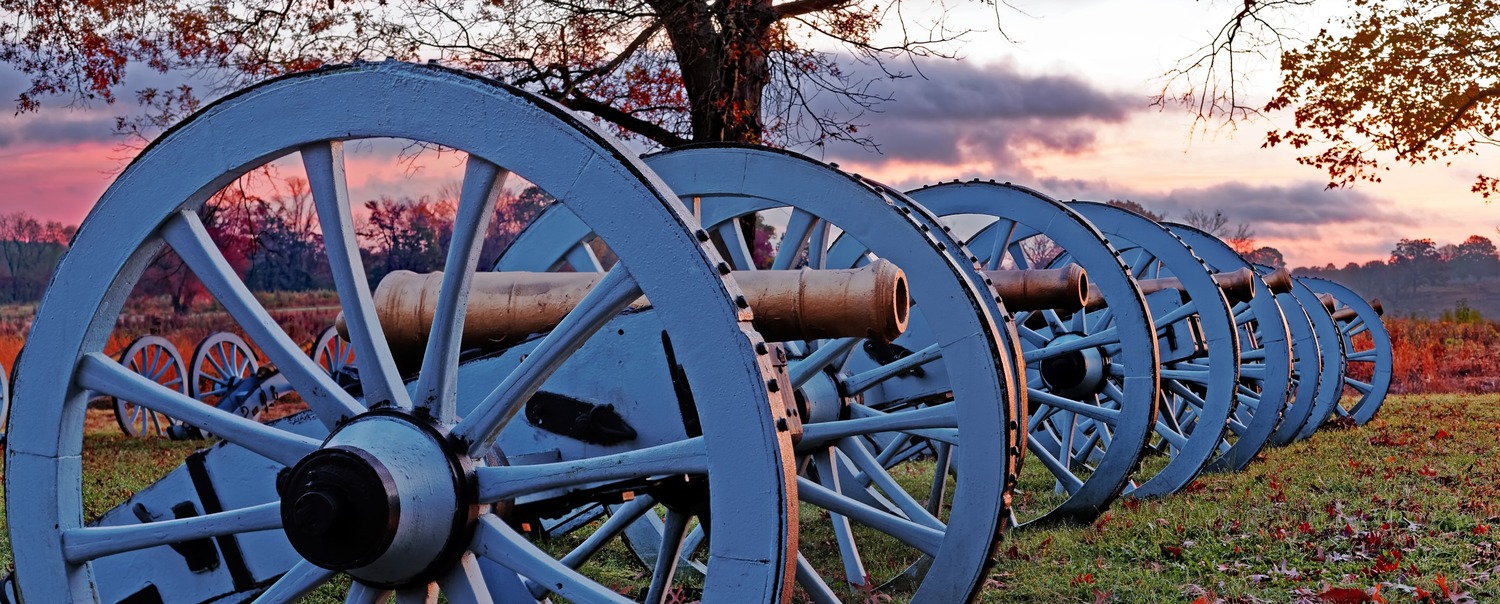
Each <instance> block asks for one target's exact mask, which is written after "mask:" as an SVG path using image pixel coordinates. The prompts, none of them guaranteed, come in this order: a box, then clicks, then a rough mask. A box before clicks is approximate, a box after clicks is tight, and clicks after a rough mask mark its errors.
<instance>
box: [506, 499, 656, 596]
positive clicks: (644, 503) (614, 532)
mask: <svg viewBox="0 0 1500 604" xmlns="http://www.w3.org/2000/svg"><path fill="white" fill-rule="evenodd" d="M654 507H656V499H655V498H653V497H651V496H650V495H638V496H636V498H635V499H632V500H630V501H627V502H625V504H623V505H621V506H620V507H618V508H615V509H614V511H612V512H610V514H609V520H605V521H604V523H603V524H600V525H599V528H596V529H594V532H593V533H590V534H589V536H588V538H587V539H584V540H583V543H580V544H578V547H575V548H573V550H572V551H570V552H568V553H567V555H565V556H563V557H562V558H561V559H560V560H559V562H561V563H562V564H563V566H566V567H568V568H573V569H576V568H578V567H581V566H583V564H584V563H585V562H588V561H589V559H590V558H592V557H594V554H597V553H599V550H600V549H603V548H604V546H605V545H607V544H608V543H609V542H610V540H612V539H614V538H615V537H618V536H620V533H621V532H622V531H624V530H625V528H626V527H628V526H630V524H631V523H632V522H635V521H636V520H638V519H639V518H640V517H641V516H644V515H645V514H646V512H650V511H651V510H652V508H654ZM528 586H530V587H533V588H534V591H533V592H532V593H533V594H534V595H536V597H538V598H540V597H542V596H544V595H546V590H545V588H542V587H541V586H540V585H538V584H536V583H530V584H529V585H528Z"/></svg>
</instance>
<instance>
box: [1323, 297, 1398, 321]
mask: <svg viewBox="0 0 1500 604" xmlns="http://www.w3.org/2000/svg"><path fill="white" fill-rule="evenodd" d="M1370 308H1372V309H1374V310H1375V315H1376V316H1381V317H1383V316H1385V305H1383V304H1381V303H1380V298H1375V299H1372V300H1370ZM1358 316H1359V314H1358V313H1356V312H1355V311H1354V309H1353V308H1349V307H1348V306H1345V307H1343V308H1340V309H1338V310H1335V311H1333V320H1335V321H1353V320H1354V319H1355V318H1357V317H1358Z"/></svg>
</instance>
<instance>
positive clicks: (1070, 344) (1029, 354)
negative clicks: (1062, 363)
mask: <svg viewBox="0 0 1500 604" xmlns="http://www.w3.org/2000/svg"><path fill="white" fill-rule="evenodd" d="M1048 342H1053V340H1052V339H1050V338H1045V339H1044V342H1043V344H1047V343H1048ZM1119 344H1120V334H1119V331H1118V330H1116V329H1115V328H1113V327H1111V328H1109V329H1105V330H1103V331H1098V332H1095V333H1091V334H1089V335H1086V336H1084V337H1081V338H1078V339H1075V340H1065V341H1062V342H1056V343H1052V344H1048V345H1046V347H1045V348H1033V349H1031V350H1028V351H1026V352H1025V357H1026V364H1028V365H1030V364H1032V363H1039V362H1042V361H1045V360H1047V359H1050V358H1053V357H1058V356H1062V355H1065V354H1068V353H1070V352H1078V351H1080V350H1084V349H1088V348H1099V347H1102V346H1117V345H1119Z"/></svg>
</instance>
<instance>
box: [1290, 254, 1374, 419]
mask: <svg viewBox="0 0 1500 604" xmlns="http://www.w3.org/2000/svg"><path fill="white" fill-rule="evenodd" d="M1299 280H1300V281H1302V282H1303V283H1304V284H1305V285H1307V287H1308V288H1309V289H1311V290H1312V291H1313V292H1314V293H1319V294H1329V295H1332V296H1333V298H1334V301H1335V308H1334V313H1333V316H1334V317H1335V319H1336V321H1335V322H1336V324H1337V326H1338V331H1339V339H1340V340H1341V341H1342V342H1343V344H1344V363H1345V366H1344V376H1343V386H1344V388H1343V389H1341V390H1342V392H1341V393H1340V394H1341V395H1342V396H1340V397H1339V399H1340V400H1339V403H1338V404H1337V405H1335V406H1334V407H1333V409H1332V412H1333V414H1334V415H1336V416H1338V417H1348V418H1351V419H1353V420H1354V424H1355V425H1357V426H1363V425H1364V424H1365V423H1366V422H1368V421H1370V419H1371V418H1374V417H1375V413H1376V412H1378V411H1380V406H1381V405H1382V404H1384V403H1385V395H1386V392H1387V391H1389V390H1390V386H1391V375H1392V372H1393V371H1394V363H1395V360H1394V356H1393V354H1392V350H1391V334H1390V332H1388V331H1386V329H1385V322H1384V321H1382V320H1381V319H1380V313H1379V312H1377V311H1376V310H1375V308H1374V307H1373V306H1371V304H1370V303H1369V302H1367V301H1366V300H1365V299H1364V298H1363V297H1361V296H1360V295H1359V294H1358V293H1356V292H1355V291H1354V290H1351V289H1349V288H1348V287H1346V286H1344V285H1342V284H1340V283H1335V282H1333V281H1329V280H1327V279H1319V278H1317V277H1301V278H1299Z"/></svg>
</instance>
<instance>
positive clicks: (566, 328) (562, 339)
mask: <svg viewBox="0 0 1500 604" xmlns="http://www.w3.org/2000/svg"><path fill="white" fill-rule="evenodd" d="M640 296H641V288H640V285H639V284H637V283H636V282H635V279H634V278H632V277H631V276H630V272H629V271H627V270H625V266H624V265H623V264H616V265H615V266H614V267H613V268H611V269H610V271H609V272H608V273H606V274H605V276H604V278H603V279H600V280H599V282H598V284H596V285H595V286H594V288H593V289H592V290H590V291H589V293H588V294H587V295H585V296H584V297H583V299H582V300H580V301H579V303H578V307H577V308H574V309H573V310H572V311H571V312H569V313H568V314H567V316H565V317H563V319H562V321H561V322H559V323H558V325H557V327H555V328H553V330H552V331H551V332H550V333H548V334H547V335H546V337H544V338H542V341H541V342H540V343H538V344H537V346H536V348H535V349H533V350H532V352H531V354H529V355H527V357H526V360H524V361H521V364H520V365H519V366H518V367H516V369H515V370H514V371H512V372H511V373H510V375H508V376H506V377H505V380H504V381H502V382H500V384H499V385H497V386H495V388H494V390H492V391H491V392H490V393H489V395H487V396H485V398H484V400H482V401H481V402H480V403H479V404H478V405H477V406H476V407H475V409H474V411H473V412H472V413H471V414H469V415H468V416H467V417H465V418H464V419H463V421H460V422H459V423H458V425H457V426H455V427H454V429H453V434H454V435H455V436H457V437H458V438H460V439H463V440H465V441H467V442H469V443H472V444H471V445H470V446H469V455H470V456H472V457H480V456H482V455H484V453H485V451H487V450H488V449H489V447H490V443H491V442H492V441H493V440H494V438H495V436H496V435H497V434H498V433H499V432H500V429H501V428H503V427H504V426H505V424H506V423H507V422H509V421H510V419H511V418H512V417H514V416H515V414H516V413H517V412H518V411H520V410H521V405H522V403H524V402H526V401H527V400H528V399H530V398H531V395H533V394H535V393H536V391H537V389H538V388H540V387H541V385H542V383H543V382H545V381H546V379H547V377H548V376H550V375H552V372H553V371H555V370H556V369H557V368H558V367H559V366H561V365H562V363H563V361H565V360H567V358H568V356H569V355H571V354H572V353H573V352H574V351H576V350H578V348H580V347H582V346H583V344H584V342H585V341H587V340H588V338H589V336H591V335H593V334H594V332H596V331H598V330H599V328H600V327H603V326H604V324H605V323H606V322H608V321H609V320H610V319H611V318H613V317H614V316H615V315H617V314H619V312H620V311H622V310H624V309H625V307H626V306H628V305H629V304H630V303H631V302H632V301H634V300H635V299H636V298H639V297H640Z"/></svg>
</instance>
